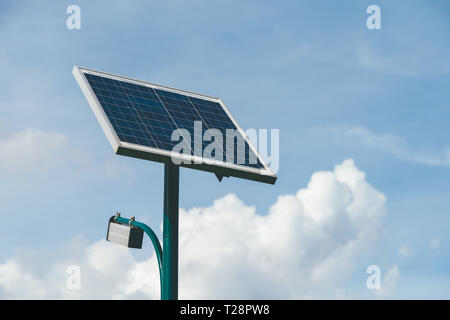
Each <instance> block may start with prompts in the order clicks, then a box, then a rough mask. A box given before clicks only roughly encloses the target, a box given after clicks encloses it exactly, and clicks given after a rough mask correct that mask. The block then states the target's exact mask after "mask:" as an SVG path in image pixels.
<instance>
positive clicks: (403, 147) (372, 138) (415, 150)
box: [311, 126, 450, 166]
mask: <svg viewBox="0 0 450 320" xmlns="http://www.w3.org/2000/svg"><path fill="white" fill-rule="evenodd" d="M311 131H312V132H318V133H325V134H333V135H334V136H338V137H341V138H347V139H351V140H353V141H356V142H358V143H360V144H362V145H364V146H366V147H369V148H372V149H376V150H380V151H383V152H386V153H390V154H392V155H394V156H396V157H398V158H400V159H403V160H407V161H411V162H415V163H420V164H425V165H431V166H450V147H447V148H444V149H442V150H431V149H425V148H419V147H412V146H411V145H410V144H409V143H408V142H407V141H406V139H405V138H403V137H401V136H398V135H395V134H391V133H381V134H376V133H373V132H371V131H370V130H369V129H367V128H365V127H362V126H357V127H351V128H346V127H338V126H329V127H321V128H313V129H311Z"/></svg>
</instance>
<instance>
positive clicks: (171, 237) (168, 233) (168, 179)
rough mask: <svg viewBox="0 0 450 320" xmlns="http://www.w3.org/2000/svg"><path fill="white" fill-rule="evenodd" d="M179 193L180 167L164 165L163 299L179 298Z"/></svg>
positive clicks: (168, 163) (171, 164)
mask: <svg viewBox="0 0 450 320" xmlns="http://www.w3.org/2000/svg"><path fill="white" fill-rule="evenodd" d="M178 195H179V167H178V166H176V165H174V164H173V163H172V162H167V163H165V165H164V219H163V259H162V260H163V261H162V263H163V284H162V299H163V300H177V299H178Z"/></svg>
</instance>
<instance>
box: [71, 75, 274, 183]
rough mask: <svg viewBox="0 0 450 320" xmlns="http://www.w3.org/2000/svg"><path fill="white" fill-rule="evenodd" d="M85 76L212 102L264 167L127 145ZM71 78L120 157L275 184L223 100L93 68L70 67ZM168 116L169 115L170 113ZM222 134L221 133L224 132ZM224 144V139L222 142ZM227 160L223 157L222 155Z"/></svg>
mask: <svg viewBox="0 0 450 320" xmlns="http://www.w3.org/2000/svg"><path fill="white" fill-rule="evenodd" d="M86 74H91V75H95V76H100V77H104V78H109V79H113V80H118V81H122V82H128V83H131V84H135V85H140V86H146V87H150V88H153V89H155V90H156V89H159V90H164V91H168V92H173V93H178V94H181V95H184V96H188V97H193V98H197V99H202V100H207V101H212V102H215V103H218V104H220V106H221V107H222V109H223V110H224V112H225V113H226V115H227V116H228V117H229V119H230V120H231V122H232V123H233V124H234V126H235V127H236V129H237V130H238V131H239V133H240V134H241V135H242V137H244V139H245V142H246V143H247V144H248V146H249V148H250V149H251V151H253V152H254V153H255V155H256V156H257V159H258V160H259V161H260V162H261V164H262V165H263V167H264V168H254V167H249V166H245V165H240V164H235V163H230V162H225V161H226V160H225V161H224V162H222V161H218V160H214V159H210V158H203V157H199V156H196V155H194V154H190V155H185V154H179V153H172V152H171V151H168V150H164V149H159V148H153V147H150V146H144V145H139V144H134V143H130V142H125V141H121V140H120V139H119V136H118V135H117V133H116V131H115V129H114V127H113V125H112V124H111V122H110V120H109V118H108V116H107V115H106V113H105V111H104V108H103V107H102V105H101V103H100V101H99V100H98V98H97V95H96V94H95V93H94V90H93V89H92V87H91V85H90V83H89V81H88V80H87V78H86ZM73 75H74V77H75V79H76V80H77V82H78V84H79V86H80V88H81V90H82V92H83V94H84V96H85V97H86V99H87V101H88V103H89V105H90V107H91V109H92V111H93V112H94V115H95V116H96V118H97V120H98V122H99V124H100V126H101V128H102V130H103V132H104V133H105V135H106V137H107V139H108V141H109V143H110V145H111V147H112V148H113V150H114V152H115V153H116V154H119V155H124V156H129V157H134V158H139V159H145V160H151V161H157V162H163V163H164V162H167V161H171V159H172V158H177V159H179V160H185V161H186V160H187V161H189V162H190V163H184V162H185V161H184V162H183V163H181V164H180V166H182V167H187V168H192V169H198V170H203V171H208V172H213V173H215V174H217V175H219V176H234V177H238V178H244V179H249V180H255V181H260V182H265V183H270V184H274V183H275V181H276V179H277V177H276V175H275V174H274V173H273V172H272V170H271V169H270V168H269V167H268V166H267V164H266V163H265V161H264V159H262V157H261V156H260V155H259V154H258V152H257V151H256V149H255V148H254V146H253V145H252V144H251V142H250V140H249V139H248V137H247V136H246V135H245V133H244V131H243V130H242V128H241V127H240V126H239V125H238V123H237V122H236V120H235V119H234V118H233V116H232V115H231V113H230V111H229V110H228V108H227V107H226V106H225V104H224V103H223V101H222V100H221V99H220V98H216V97H211V96H207V95H203V94H198V93H194V92H189V91H185V90H180V89H175V88H171V87H167V86H162V85H158V84H154V83H150V82H146V81H142V80H136V79H131V78H128V77H123V76H118V75H113V74H109V73H106V72H102V71H97V70H93V69H88V68H84V67H80V66H74V68H73ZM169 115H170V114H169ZM223 134H224V133H223ZM223 142H224V143H225V140H224V141H223ZM225 157H226V155H225Z"/></svg>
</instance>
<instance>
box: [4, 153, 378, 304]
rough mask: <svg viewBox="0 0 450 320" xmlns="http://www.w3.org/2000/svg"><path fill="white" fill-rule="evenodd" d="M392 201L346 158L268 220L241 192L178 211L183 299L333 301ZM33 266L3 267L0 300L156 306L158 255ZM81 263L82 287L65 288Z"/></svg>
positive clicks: (108, 250) (71, 257)
mask: <svg viewBox="0 0 450 320" xmlns="http://www.w3.org/2000/svg"><path fill="white" fill-rule="evenodd" d="M385 202H386V197H385V196H384V195H383V194H382V193H381V192H380V191H378V190H376V189H375V188H374V187H372V186H371V185H370V184H369V183H368V182H367V181H366V178H365V174H364V172H362V171H360V170H359V169H358V168H357V167H356V166H355V164H354V162H353V160H351V159H348V160H345V161H344V162H342V163H341V164H339V165H337V166H335V168H334V170H333V171H320V172H316V173H314V174H313V175H312V176H311V179H310V181H309V183H308V185H307V187H306V188H303V189H300V190H298V191H297V192H296V193H295V194H287V195H281V196H279V198H278V199H277V201H276V203H274V204H273V205H272V206H271V207H270V209H269V212H268V213H266V214H264V215H262V214H258V213H257V212H256V209H255V207H253V206H248V205H246V204H245V203H244V202H243V201H241V200H240V199H239V198H238V197H237V196H236V195H234V194H228V195H226V196H224V197H222V198H220V199H218V200H216V201H214V203H213V204H212V205H211V206H209V207H206V208H192V209H189V210H184V209H180V275H179V295H180V298H182V299H228V298H233V299H301V298H333V297H336V295H338V294H342V288H341V287H342V285H343V284H345V282H346V281H348V280H349V278H350V276H351V274H352V271H353V270H354V269H355V266H356V264H357V263H358V259H359V258H360V255H361V254H362V253H363V252H365V251H366V250H368V249H370V246H371V245H372V244H373V242H374V240H376V239H377V237H378V236H379V234H380V231H381V229H382V225H383V216H384V215H385ZM149 248H150V245H149V244H147V246H146V248H145V249H144V250H148V251H149V252H150V249H149ZM30 259H31V258H29V255H23V254H22V256H15V257H13V258H11V259H8V260H6V261H1V260H0V298H3V299H8V298H57V299H58V298H66V299H71V298H85V299H140V298H142V299H159V275H158V269H157V264H156V257H155V255H154V254H153V253H152V254H151V257H150V258H149V259H147V260H144V261H138V260H137V259H136V258H135V257H134V256H133V255H132V253H131V252H130V251H129V249H127V248H123V247H119V246H117V245H114V244H111V243H107V242H106V241H105V240H100V241H98V242H96V243H93V244H92V243H88V242H87V241H85V240H82V239H75V240H74V241H73V242H72V243H70V244H67V245H66V246H65V247H64V249H63V250H61V253H55V257H53V258H51V259H50V258H49V259H43V258H41V259H40V261H41V262H40V263H38V262H35V263H29V261H28V260H30ZM35 260H36V259H33V260H32V261H35ZM37 260H38V261H39V259H37ZM74 264H75V265H79V266H80V268H81V269H80V270H81V289H80V290H69V289H67V286H66V282H67V279H68V277H69V274H67V273H66V270H67V268H68V267H69V266H70V265H74ZM119 275H120V276H119ZM364 281H365V279H364Z"/></svg>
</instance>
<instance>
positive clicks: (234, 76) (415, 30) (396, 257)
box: [0, 1, 450, 298]
mask: <svg viewBox="0 0 450 320" xmlns="http://www.w3.org/2000/svg"><path fill="white" fill-rule="evenodd" d="M44 3H45V4H44ZM71 4H76V5H78V6H79V7H80V8H81V29H80V30H69V29H67V28H66V19H67V17H68V15H67V14H66V8H67V7H68V6H69V5H71ZM371 4H377V5H379V6H380V8H381V25H382V29H381V30H368V29H367V27H366V19H367V17H368V14H366V8H367V7H368V6H369V5H371ZM448 9H449V4H448V3H447V2H446V1H395V2H393V1H377V2H372V1H345V2H344V3H342V2H336V1H283V2H281V3H277V4H275V3H274V2H273V1H227V2H219V1H164V2H161V1H158V2H156V1H152V2H149V1H135V2H133V3H132V4H131V3H129V2H125V1H108V2H106V1H96V2H95V3H92V1H91V2H89V1H76V2H73V1H58V2H55V1H47V2H39V4H38V3H36V2H33V1H20V2H18V1H14V2H13V1H3V2H2V3H1V4H0V39H1V44H0V70H1V71H2V74H3V76H2V77H1V78H0V146H2V147H3V150H0V153H3V155H2V156H0V160H1V161H3V162H4V163H3V165H0V201H1V203H2V207H1V209H0V217H1V219H2V221H3V223H4V228H2V232H0V266H1V264H2V263H6V261H9V260H10V259H19V258H17V257H18V256H20V257H23V256H27V255H28V254H27V253H26V254H22V253H20V252H35V253H37V258H36V259H39V260H41V261H43V263H44V268H45V262H46V259H48V261H57V260H58V257H59V256H58V254H57V253H55V252H60V251H61V250H63V249H61V247H64V246H65V244H67V243H71V241H73V239H74V238H76V239H78V238H82V239H84V240H83V241H84V242H83V243H85V244H86V246H88V245H89V244H90V243H94V242H96V241H99V240H100V239H102V238H103V237H104V236H105V232H106V225H107V219H108V218H109V217H110V216H111V215H112V214H114V212H115V211H118V210H119V211H121V212H123V214H124V215H126V216H131V215H135V216H136V217H137V218H138V219H140V220H141V221H144V222H146V223H148V224H150V225H151V226H152V227H153V228H154V229H155V230H158V231H159V227H160V223H161V216H162V195H163V190H162V188H163V185H162V182H163V180H162V179H163V167H162V165H161V164H158V163H151V162H145V161H142V160H136V159H132V158H125V157H120V156H116V155H114V154H113V152H112V150H111V148H110V146H109V144H108V142H107V140H106V138H105V136H104V134H103V133H102V131H101V129H100V126H99V125H98V123H97V120H96V119H95V117H94V116H93V114H92V112H91V110H90V108H89V106H88V104H87V102H86V100H85V99H84V97H83V95H82V93H81V91H80V89H79V87H78V85H77V83H76V81H75V80H74V78H73V76H72V73H71V71H72V68H73V65H81V66H85V67H88V68H93V69H98V70H102V71H106V72H109V73H113V74H119V75H125V76H129V77H132V78H137V79H142V80H146V81H149V82H153V83H158V84H163V85H168V86H172V87H176V88H180V89H185V90H190V91H194V92H199V93H204V94H207V95H212V96H217V97H220V98H221V99H222V100H223V101H224V102H225V103H226V105H227V106H228V107H229V109H230V110H231V112H232V114H233V115H234V117H235V118H236V119H237V121H238V122H239V124H240V125H241V127H243V128H265V129H271V128H275V129H279V130H280V170H279V172H278V181H277V183H276V184H275V185H274V186H271V185H266V184H260V183H256V182H251V181H245V180H240V179H224V181H223V182H222V183H219V182H218V181H217V179H216V177H215V176H214V175H212V174H208V173H204V172H199V171H189V170H186V169H182V170H181V185H180V207H182V208H185V209H187V210H189V209H191V208H193V207H198V208H205V207H209V206H211V205H212V204H213V203H214V201H215V200H216V199H220V198H222V197H224V196H225V195H227V194H229V193H234V194H235V195H237V197H238V198H239V199H240V200H241V201H242V202H243V203H245V205H246V206H254V207H255V210H256V213H257V214H259V215H261V216H264V215H266V214H267V212H269V210H270V209H269V208H270V207H271V206H272V205H273V204H274V203H276V201H277V199H278V197H279V196H280V195H284V194H294V193H295V192H297V190H299V189H301V188H306V186H307V184H308V181H309V180H310V177H311V176H312V175H313V174H314V173H315V172H318V171H324V170H333V168H334V166H335V165H338V164H340V163H342V161H344V160H345V159H348V158H351V159H353V160H354V163H355V164H356V166H357V168H358V169H359V170H361V171H362V172H364V173H365V179H366V180H367V182H368V183H369V184H370V185H371V186H373V187H374V188H375V189H376V190H378V191H379V192H381V193H383V194H384V195H385V197H386V204H385V208H386V214H385V216H384V217H383V228H382V231H381V232H380V233H379V234H378V236H377V239H376V240H374V241H373V243H372V245H371V246H370V250H369V249H367V251H365V252H363V253H361V254H359V255H358V256H355V257H354V258H353V260H352V265H353V267H352V270H351V272H350V273H349V274H348V275H345V276H342V279H341V278H340V277H336V280H335V283H336V286H337V287H339V290H338V291H339V293H342V290H344V291H345V295H344V296H345V297H350V298H351V297H363V298H372V297H377V296H376V295H373V293H372V292H370V291H369V290H367V289H366V288H365V280H366V278H367V274H366V272H365V269H366V267H367V266H368V265H370V264H377V265H379V266H380V267H381V269H382V271H383V273H382V276H383V275H385V274H387V273H388V270H395V268H394V269H392V268H393V266H396V268H397V269H398V272H397V276H396V281H395V290H392V294H391V295H390V297H397V298H448V297H449V294H450V291H449V290H450V289H449V288H450V287H449V286H448V283H450V281H449V280H450V274H449V271H448V270H449V266H450V256H449V253H448V252H449V251H448V248H449V245H450V238H449V235H448V230H449V229H448V228H449V227H448V226H449V223H450V218H449V215H448V213H449V209H450V191H449V190H450V188H449V187H450V170H449V169H450V149H449V148H450V144H449V143H448V141H449V138H450V130H448V119H449V117H450V111H449V110H450V109H449V108H448V107H449V106H448V103H449V102H448V101H450V99H449V98H450V91H449V90H448V87H449V84H450V78H449V74H450V63H449V58H450V43H449V42H448V39H449V38H450V35H449V31H450V19H449V13H448V12H449V10H448ZM18 142H19V143H22V145H23V146H24V147H20V146H18V147H16V144H17V143H18ZM7 151H8V152H7ZM24 159H25V160H24ZM342 232H344V231H342ZM318 246H320V244H318ZM106 248H109V247H106ZM105 250H107V249H105ZM63 251H64V250H63ZM18 252H19V253H18ZM149 254H150V253H149V252H148V250H143V251H142V252H139V253H133V256H134V257H135V258H136V259H137V260H138V261H141V260H142V261H143V260H144V259H146V258H147V257H148V255H149ZM38 257H39V258H38ZM30 259H31V258H30ZM17 261H21V260H20V259H19V260H17ZM73 261H74V263H77V261H76V259H75V258H74V259H73ZM52 263H53V262H52ZM52 265H54V264H52ZM384 271H386V272H384ZM391 274H396V272H393V273H391ZM250 285H251V284H249V286H250ZM0 287H1V281H0ZM219 289H220V288H219ZM219 289H218V292H220V290H219ZM5 290H6V289H5ZM325 291H326V290H325ZM2 292H3V291H2V290H0V294H1V293H2ZM4 292H6V293H7V290H6V291H4ZM280 292H284V291H280ZM6 293H5V294H4V297H9V296H8V295H7V294H6ZM310 295H311V296H312V297H317V298H320V297H330V296H329V295H328V291H327V294H323V292H318V293H317V294H316V292H314V293H313V292H310ZM185 296H186V297H189V294H186V295H185ZM298 296H301V297H303V296H305V297H308V296H309V293H308V292H307V291H305V292H302V295H297V296H296V295H294V297H298ZM0 297H1V295H0ZM244 297H250V298H251V297H253V296H252V295H251V294H249V296H244ZM283 297H285V296H283V294H282V293H280V296H279V298H283ZM331 297H335V295H331ZM337 297H339V295H337Z"/></svg>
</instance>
